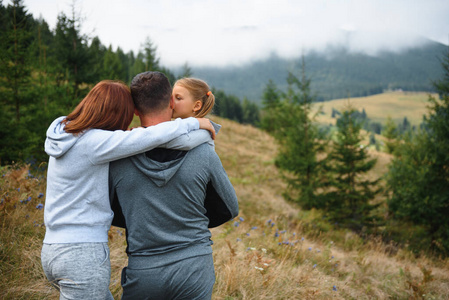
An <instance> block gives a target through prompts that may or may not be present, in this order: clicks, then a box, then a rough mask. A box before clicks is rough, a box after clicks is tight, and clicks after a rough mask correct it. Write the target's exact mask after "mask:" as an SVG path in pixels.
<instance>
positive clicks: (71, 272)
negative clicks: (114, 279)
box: [41, 243, 114, 300]
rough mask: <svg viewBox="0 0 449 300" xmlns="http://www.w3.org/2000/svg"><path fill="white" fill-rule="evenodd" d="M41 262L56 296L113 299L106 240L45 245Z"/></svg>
mask: <svg viewBox="0 0 449 300" xmlns="http://www.w3.org/2000/svg"><path fill="white" fill-rule="evenodd" d="M41 261H42V267H43V268H44V272H45V275H46V276H47V279H48V280H49V281H50V283H51V284H52V285H53V286H54V287H56V288H57V289H58V290H59V292H60V296H59V299H64V300H65V299H86V300H87V299H89V300H90V299H99V300H100V299H101V300H104V299H108V300H109V299H114V298H113V297H112V294H111V292H110V291H109V282H110V278H111V262H110V260H109V247H108V244H107V243H76V244H44V245H43V247H42V252H41Z"/></svg>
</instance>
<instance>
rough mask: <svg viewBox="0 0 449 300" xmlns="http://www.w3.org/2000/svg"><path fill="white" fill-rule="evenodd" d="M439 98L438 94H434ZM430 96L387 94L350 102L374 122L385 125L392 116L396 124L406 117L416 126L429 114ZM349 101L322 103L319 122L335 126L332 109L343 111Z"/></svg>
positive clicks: (402, 93)
mask: <svg viewBox="0 0 449 300" xmlns="http://www.w3.org/2000/svg"><path fill="white" fill-rule="evenodd" d="M433 96H434V97H437V95H436V94H433ZM428 98H429V94H428V93H424V92H399V91H397V92H387V93H383V94H378V95H373V96H368V97H359V98H350V99H349V102H350V103H351V105H352V106H353V107H354V108H355V109H357V110H358V111H362V110H363V109H365V111H366V114H367V116H368V118H370V119H371V121H373V122H379V123H382V124H384V123H385V121H386V119H387V117H388V116H390V117H391V118H392V119H393V120H394V121H395V123H401V122H402V121H403V119H404V117H407V119H408V121H409V122H410V123H411V124H412V125H415V126H418V125H419V124H420V123H421V122H422V117H423V114H425V113H427V105H428V101H427V100H428ZM347 103H348V99H336V100H332V101H327V102H322V103H320V104H319V105H317V106H321V107H322V111H323V113H324V114H322V115H320V116H319V117H318V120H317V121H318V122H321V123H325V124H335V119H334V118H331V116H332V108H334V109H336V110H339V111H340V110H342V109H343V108H344V107H345V105H347Z"/></svg>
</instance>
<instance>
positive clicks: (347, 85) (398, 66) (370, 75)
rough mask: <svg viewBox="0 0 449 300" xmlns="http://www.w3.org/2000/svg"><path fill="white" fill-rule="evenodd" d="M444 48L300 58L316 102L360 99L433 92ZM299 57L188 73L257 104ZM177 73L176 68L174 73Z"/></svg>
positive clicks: (337, 48) (332, 51)
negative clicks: (269, 85) (392, 92)
mask: <svg viewBox="0 0 449 300" xmlns="http://www.w3.org/2000/svg"><path fill="white" fill-rule="evenodd" d="M448 51H449V48H448V46H446V45H443V44H441V43H437V42H433V41H430V40H426V41H420V42H419V43H417V44H416V46H413V47H412V46H410V48H403V49H402V50H398V49H392V50H390V51H387V50H383V51H377V52H376V53H371V54H367V53H365V52H362V51H361V50H356V49H354V50H352V51H351V49H348V48H347V47H343V46H342V45H333V46H328V47H327V48H326V50H324V51H309V52H307V53H305V54H304V62H305V70H306V76H307V77H308V78H309V79H311V89H312V92H313V93H314V94H316V98H317V100H319V101H326V100H331V99H337V98H346V97H360V96H367V95H372V94H378V93H382V92H384V91H386V90H404V91H429V92H431V91H433V85H432V82H433V81H435V80H437V79H439V78H441V76H442V73H443V69H442V67H441V59H442V58H443V56H444V55H447V53H448ZM301 64H302V55H301V54H299V53H298V55H297V56H296V57H290V58H283V57H280V56H279V55H276V54H274V53H272V55H271V56H270V57H268V58H266V59H260V60H255V61H253V62H251V63H250V62H248V63H244V64H242V65H239V66H227V67H193V68H192V71H193V75H194V76H196V77H199V78H203V79H205V80H206V81H207V82H208V83H209V84H210V85H212V86H214V87H215V88H216V89H221V90H224V91H226V93H229V94H233V95H235V96H237V97H239V98H241V99H243V98H244V97H247V98H248V99H249V100H252V101H254V102H257V103H260V102H261V97H262V93H263V90H264V88H265V86H266V84H267V83H268V81H269V80H272V81H273V82H274V83H275V84H276V85H277V86H278V88H279V90H282V91H286V89H287V82H286V79H287V75H288V72H292V73H293V74H294V75H295V76H297V77H301ZM179 71H180V70H179Z"/></svg>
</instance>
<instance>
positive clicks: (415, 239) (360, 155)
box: [260, 49, 449, 257]
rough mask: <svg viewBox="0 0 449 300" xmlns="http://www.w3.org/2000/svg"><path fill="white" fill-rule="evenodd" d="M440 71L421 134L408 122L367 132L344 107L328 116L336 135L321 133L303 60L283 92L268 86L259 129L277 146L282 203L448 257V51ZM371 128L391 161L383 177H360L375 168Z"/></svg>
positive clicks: (362, 120)
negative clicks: (333, 120)
mask: <svg viewBox="0 0 449 300" xmlns="http://www.w3.org/2000/svg"><path fill="white" fill-rule="evenodd" d="M442 67H443V68H442V69H443V77H442V78H441V79H439V80H437V81H435V82H434V88H435V90H436V91H437V92H438V94H439V98H438V99H435V98H434V97H432V96H429V99H428V101H429V103H430V107H429V111H428V114H427V115H426V116H425V117H424V118H423V122H422V124H421V126H420V128H412V127H411V126H410V123H409V122H408V120H407V118H404V121H403V122H402V124H394V122H393V121H392V120H391V118H389V119H388V120H387V123H386V124H385V126H384V128H382V126H380V127H379V128H377V127H378V126H377V125H376V126H373V124H375V123H371V125H370V126H366V124H370V122H369V119H368V118H367V114H366V112H365V111H364V110H362V111H361V112H360V111H357V110H355V109H354V108H353V107H351V105H350V102H349V104H348V105H347V107H345V108H344V109H343V110H342V111H337V110H334V111H333V112H332V116H333V117H334V118H337V122H336V126H335V127H336V128H335V130H326V128H323V127H320V126H319V124H318V123H317V122H315V116H316V115H313V114H311V113H310V111H311V104H312V102H313V101H314V100H313V99H314V96H313V94H312V93H311V90H310V83H311V80H310V78H308V77H307V76H306V73H305V63H304V59H303V60H302V66H301V70H302V71H301V73H300V74H299V76H297V74H292V73H289V74H288V77H287V84H288V88H287V90H286V91H282V90H280V89H279V88H278V87H277V86H276V84H275V83H274V82H273V81H271V80H270V81H269V82H268V83H267V85H266V87H265V90H264V94H263V99H262V102H263V109H262V112H261V113H262V117H261V122H260V125H261V128H262V129H264V130H266V131H267V132H268V133H270V134H272V135H273V137H274V138H275V139H276V140H277V142H278V144H279V146H280V148H279V151H278V154H277V157H276V165H277V167H278V168H279V169H280V171H281V173H282V174H283V176H284V178H285V180H286V182H287V184H288V189H287V191H286V193H285V195H284V196H285V198H286V199H287V200H289V201H293V202H296V203H297V204H298V205H300V206H301V207H302V208H304V209H307V210H309V209H317V210H320V211H322V213H323V216H324V217H325V218H326V219H327V220H329V221H330V222H331V223H332V224H335V226H338V227H344V228H348V229H350V230H354V231H355V232H358V233H360V234H363V235H365V236H367V235H371V234H376V235H379V234H380V236H381V237H382V238H384V239H385V240H386V241H392V240H394V241H395V242H398V243H400V244H402V245H405V244H407V245H408V246H409V247H410V248H411V249H412V250H413V251H416V253H419V252H420V251H430V252H432V253H434V254H437V255H442V256H444V257H446V256H447V255H448V254H449V219H448V218H447V215H448V214H449V117H448V116H449V49H446V54H445V56H444V59H443V61H442ZM298 69H299V68H298ZM317 113H319V111H318V112H317ZM370 127H371V129H372V133H371V136H370V143H371V140H372V136H373V135H374V131H377V130H378V131H379V132H376V133H381V134H382V135H383V136H384V137H385V146H384V151H386V152H387V153H391V154H393V159H392V161H391V163H390V164H389V166H388V172H387V174H385V176H384V178H382V176H381V177H379V178H370V177H367V176H365V174H367V172H369V171H370V170H372V169H373V168H374V166H375V164H376V159H373V158H370V156H369V155H368V151H367V147H366V145H364V144H363V143H362V140H363V135H364V133H362V128H365V129H367V128H368V129H369V128H370ZM327 129H328V128H327ZM365 134H366V133H365ZM373 143H374V144H375V143H376V142H375V141H374V142H373ZM381 180H382V181H383V182H384V183H385V184H384V183H381ZM381 193H382V194H381ZM376 195H381V197H376Z"/></svg>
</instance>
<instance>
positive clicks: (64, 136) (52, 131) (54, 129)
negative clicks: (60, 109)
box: [44, 117, 78, 158]
mask: <svg viewBox="0 0 449 300" xmlns="http://www.w3.org/2000/svg"><path fill="white" fill-rule="evenodd" d="M64 119H65V117H59V118H57V119H56V120H54V121H53V123H51V125H50V127H48V129H47V138H46V139H45V144H44V147H45V152H46V153H47V154H48V155H50V156H53V157H55V158H58V157H61V156H63V155H64V154H65V153H66V152H67V151H69V150H70V148H72V146H73V145H74V144H75V143H76V141H77V140H78V137H76V136H74V135H73V134H71V133H67V132H65V131H64V124H62V123H61V122H62V120H64Z"/></svg>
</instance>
